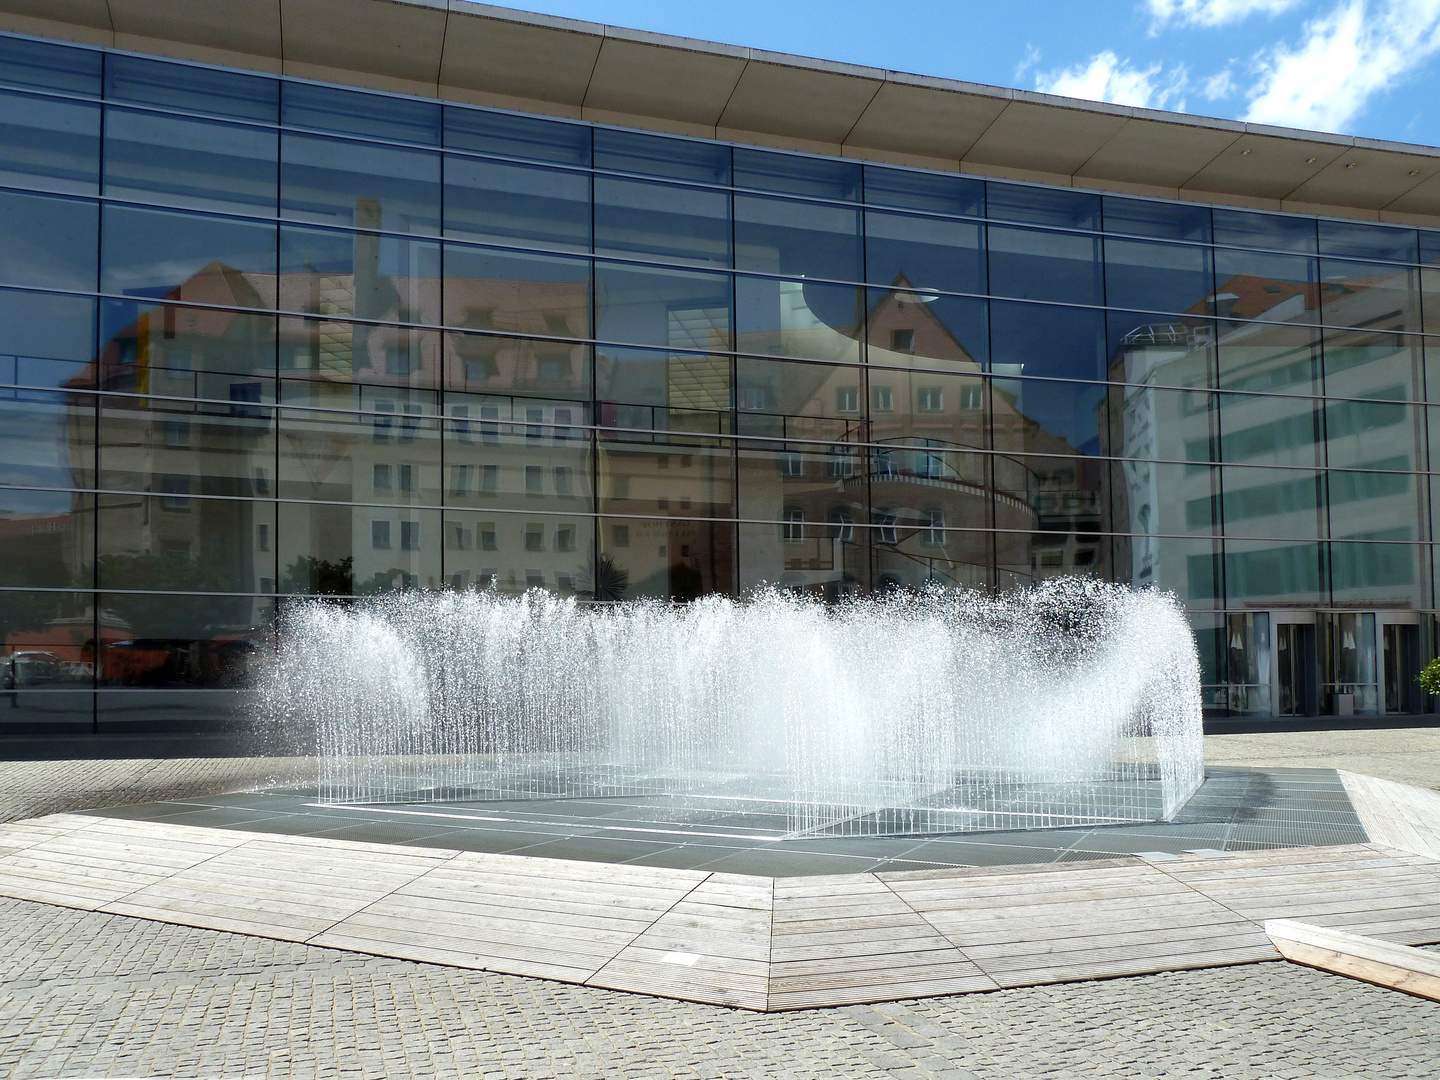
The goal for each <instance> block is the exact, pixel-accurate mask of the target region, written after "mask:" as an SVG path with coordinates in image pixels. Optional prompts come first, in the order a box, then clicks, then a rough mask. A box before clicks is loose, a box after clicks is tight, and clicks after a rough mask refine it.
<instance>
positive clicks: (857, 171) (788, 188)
mask: <svg viewBox="0 0 1440 1080" xmlns="http://www.w3.org/2000/svg"><path fill="white" fill-rule="evenodd" d="M734 171H735V186H736V187H744V188H757V189H759V190H760V191H779V192H783V193H784V194H787V195H809V196H812V197H813V198H817V199H844V200H846V201H854V200H856V199H858V198H860V185H861V167H860V163H859V162H855V161H841V160H837V159H835V158H809V157H801V156H799V155H798V154H777V153H774V152H772V151H769V150H751V149H749V148H747V147H741V146H737V147H736V148H735V160H734Z"/></svg>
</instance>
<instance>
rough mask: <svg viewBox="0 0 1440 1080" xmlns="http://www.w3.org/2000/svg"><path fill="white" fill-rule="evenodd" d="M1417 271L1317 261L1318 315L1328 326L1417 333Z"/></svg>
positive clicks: (1418, 310)
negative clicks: (1318, 273) (1413, 331)
mask: <svg viewBox="0 0 1440 1080" xmlns="http://www.w3.org/2000/svg"><path fill="white" fill-rule="evenodd" d="M1419 276H1420V275H1419V271H1417V270H1408V269H1405V268H1403V267H1398V266H1387V265H1384V264H1380V263H1353V262H1338V261H1336V260H1334V259H1321V260H1320V311H1321V314H1322V315H1323V316H1324V321H1325V323H1326V325H1329V326H1358V327H1364V328H1366V329H1374V330H1419V329H1420V297H1419V292H1418V290H1419V284H1420V283H1419Z"/></svg>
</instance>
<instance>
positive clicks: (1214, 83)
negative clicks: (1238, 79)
mask: <svg viewBox="0 0 1440 1080" xmlns="http://www.w3.org/2000/svg"><path fill="white" fill-rule="evenodd" d="M1200 89H1201V93H1203V94H1204V95H1205V96H1206V97H1207V98H1209V99H1210V100H1211V101H1219V100H1220V99H1221V98H1227V97H1229V96H1230V95H1231V94H1233V93H1235V78H1234V76H1233V75H1231V73H1230V69H1229V68H1226V69H1225V70H1224V71H1222V72H1220V73H1219V74H1218V75H1211V76H1210V78H1208V79H1206V80H1205V83H1204V85H1203V86H1202V87H1201V88H1200Z"/></svg>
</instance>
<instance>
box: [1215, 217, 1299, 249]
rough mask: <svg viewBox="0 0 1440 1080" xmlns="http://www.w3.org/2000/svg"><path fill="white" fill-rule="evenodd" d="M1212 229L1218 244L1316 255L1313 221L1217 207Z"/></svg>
mask: <svg viewBox="0 0 1440 1080" xmlns="http://www.w3.org/2000/svg"><path fill="white" fill-rule="evenodd" d="M1211 227H1212V229H1213V230H1214V237H1215V243H1217V244H1234V245H1235V246H1236V247H1257V248H1270V249H1272V250H1274V251H1301V252H1306V253H1312V252H1314V251H1315V219H1314V218H1306V217H1293V216H1290V215H1286V214H1257V213H1254V212H1253V211H1250V210H1223V209H1221V208H1219V207H1216V208H1215V209H1214V210H1212V211H1211Z"/></svg>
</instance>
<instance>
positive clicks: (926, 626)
mask: <svg viewBox="0 0 1440 1080" xmlns="http://www.w3.org/2000/svg"><path fill="white" fill-rule="evenodd" d="M266 691H267V698H268V700H269V702H270V708H271V710H272V713H273V714H274V715H276V716H277V717H278V718H280V719H281V720H282V721H283V722H285V723H292V724H308V725H313V727H314V729H315V731H316V733H317V740H318V745H319V750H320V754H321V757H322V783H321V800H322V801H324V802H332V803H357V802H398V803H414V802H436V801H452V802H457V801H458V802H476V801H485V800H520V799H532V798H545V799H554V798H557V797H574V798H582V797H596V796H629V797H643V798H661V799H665V800H669V802H670V811H671V812H673V813H674V814H677V815H680V816H681V817H682V818H683V817H684V815H686V814H689V815H695V814H706V813H710V814H715V813H727V814H754V813H760V814H766V815H770V816H771V817H772V818H774V817H775V816H776V815H783V820H784V822H785V826H786V830H787V832H788V834H789V835H792V836H800V835H815V834H831V835H855V834H871V835H887V834H888V835H893V834H906V833H911V834H918V833H932V832H965V831H979V830H993V829H1017V828H1044V827H1056V826H1067V825H1082V824H1083V825H1094V824H1097V823H1099V824H1103V823H1120V822H1139V821H1156V820H1163V819H1168V818H1171V817H1173V816H1174V815H1175V813H1176V812H1177V811H1178V810H1179V809H1180V808H1181V807H1182V806H1183V805H1184V803H1185V801H1186V800H1187V799H1188V798H1189V797H1190V796H1191V795H1192V794H1193V793H1194V791H1195V790H1196V788H1197V787H1198V786H1199V784H1200V782H1201V779H1202V773H1203V767H1202V743H1201V724H1200V679H1199V668H1198V664H1197V659H1196V653H1195V645H1194V639H1193V637H1192V635H1191V633H1190V630H1189V627H1188V625H1187V623H1186V620H1185V617H1184V614H1183V612H1182V610H1181V608H1180V606H1179V604H1178V602H1177V601H1176V600H1175V599H1174V598H1173V597H1170V596H1168V595H1164V594H1160V593H1157V592H1154V591H1134V590H1130V589H1127V588H1125V587H1123V586H1118V585H1107V584H1102V583H1098V582H1093V581H1084V580H1080V579H1064V580H1059V581H1054V582H1050V583H1048V584H1045V585H1042V586H1039V587H1036V588H1032V589H1027V590H1021V591H1017V592H1015V593H1011V594H1008V595H1001V596H997V595H989V594H981V593H960V594H956V593H945V592H941V591H936V592H933V593H924V594H919V595H916V594H894V595H885V596H875V597H872V598H867V599H859V600H852V601H849V602H846V603H841V604H838V605H834V606H825V605H823V604H820V603H818V602H813V601H810V600H806V599H803V598H799V597H796V596H793V595H790V594H785V593H780V592H776V591H771V590H764V591H761V592H758V593H757V594H755V595H754V596H752V597H751V598H749V599H747V600H744V601H735V600H731V599H728V598H725V597H719V596H712V597H708V598H705V599H702V600H698V601H695V602H693V603H690V604H688V605H684V606H678V605H672V604H668V603H664V602H654V601H635V602H627V603H620V604H613V605H596V606H588V607H587V606H584V605H582V604H577V603H576V602H575V601H574V600H568V599H560V598H557V597H554V596H550V595H548V594H545V593H541V592H539V591H534V592H530V593H527V594H525V595H523V596H519V597H507V596H502V595H499V594H495V593H485V592H480V593H474V592H472V593H446V594H416V593H409V594H392V595H390V596H386V597H381V598H376V599H371V600H366V601H359V602H356V603H355V604H354V605H353V606H341V605H337V604H333V603H327V602H323V601H308V602H302V603H300V604H297V605H295V606H293V607H291V608H290V609H289V610H288V612H287V615H286V618H285V620H284V627H283V633H282V640H281V646H280V652H279V656H278V661H277V663H276V664H275V666H274V667H273V669H272V670H271V671H270V673H269V674H268V675H267V685H266Z"/></svg>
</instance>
